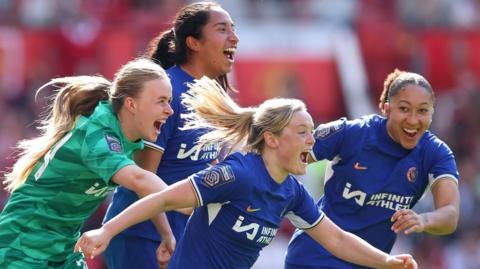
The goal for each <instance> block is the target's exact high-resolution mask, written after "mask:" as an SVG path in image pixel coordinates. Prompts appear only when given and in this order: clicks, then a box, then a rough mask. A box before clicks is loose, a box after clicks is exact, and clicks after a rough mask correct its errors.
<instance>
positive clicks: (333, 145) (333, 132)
mask: <svg viewBox="0 0 480 269" xmlns="http://www.w3.org/2000/svg"><path fill="white" fill-rule="evenodd" d="M346 129H347V119H346V118H341V119H339V120H336V121H332V122H329V123H324V124H320V125H319V126H318V127H317V128H316V129H315V132H314V137H315V145H314V146H313V151H312V156H313V158H314V159H315V160H317V161H319V160H323V159H329V160H331V159H333V158H334V157H335V156H336V155H337V154H338V152H339V151H340V149H341V146H342V143H343V140H344V137H345V131H346Z"/></svg>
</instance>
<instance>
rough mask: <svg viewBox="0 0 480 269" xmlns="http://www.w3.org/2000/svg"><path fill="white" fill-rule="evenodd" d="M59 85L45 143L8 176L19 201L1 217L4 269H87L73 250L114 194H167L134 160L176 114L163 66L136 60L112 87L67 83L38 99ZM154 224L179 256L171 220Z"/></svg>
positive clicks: (37, 141) (34, 143)
mask: <svg viewBox="0 0 480 269" xmlns="http://www.w3.org/2000/svg"><path fill="white" fill-rule="evenodd" d="M51 85H54V86H59V89H58V91H57V92H56V95H55V99H54V102H53V104H52V105H51V107H50V110H49V114H48V116H47V117H46V118H45V119H43V120H42V121H41V126H40V130H41V135H40V136H39V137H37V138H34V139H31V140H24V141H21V142H20V143H19V144H18V150H19V156H18V157H19V159H18V161H17V162H16V163H15V165H14V166H13V169H12V170H11V171H10V172H9V173H7V174H6V178H5V182H4V183H5V184H6V189H7V190H8V191H10V192H11V193H12V194H11V196H10V199H9V200H8V202H7V204H6V206H5V208H4V210H3V212H2V213H1V214H0V268H8V269H10V268H22V269H23V268H86V267H87V266H86V263H85V260H84V257H83V255H82V254H81V253H80V254H79V253H75V254H74V253H73V248H74V245H75V242H76V241H77V239H78V237H79V236H80V228H81V226H82V224H83V223H84V221H85V220H86V219H87V218H88V217H89V216H90V215H91V214H93V213H94V212H95V210H96V209H97V207H98V206H99V205H100V204H101V203H102V202H103V201H104V200H105V197H106V196H107V195H108V194H109V193H110V192H111V190H113V189H114V188H115V187H116V186H118V185H122V186H124V187H126V188H129V189H131V190H133V191H135V192H136V193H137V194H138V195H139V196H141V197H142V196H145V195H148V194H150V193H153V192H158V191H160V190H162V189H164V188H165V187H166V185H165V183H164V182H163V181H162V180H161V179H160V178H158V177H157V176H156V175H155V174H153V173H151V172H148V171H146V170H143V169H141V168H140V167H138V166H137V165H135V163H134V161H133V160H132V153H133V152H134V151H136V150H139V149H142V148H143V140H147V141H151V142H155V140H156V138H157V135H158V134H159V132H160V127H161V125H162V124H163V123H165V121H166V119H167V118H168V117H169V116H170V115H172V114H173V110H172V108H171V107H170V101H171V99H172V88H171V84H170V80H169V79H168V77H167V75H166V73H165V71H164V70H163V69H162V68H161V67H160V65H158V64H155V63H153V62H152V61H150V60H147V59H136V60H133V61H131V62H129V63H127V64H126V65H125V66H123V67H122V68H121V69H120V70H119V71H118V72H117V74H116V75H115V79H114V81H113V82H112V83H110V82H109V81H108V80H106V79H104V78H102V77H98V76H78V77H65V78H56V79H53V80H51V81H50V82H49V83H47V84H45V85H43V86H42V87H41V88H40V89H39V90H38V91H40V90H42V89H43V88H45V87H47V86H51ZM38 91H37V93H38ZM154 223H155V224H156V226H157V229H158V230H159V232H160V234H161V236H162V239H163V240H164V241H163V242H162V244H163V246H164V248H165V249H166V250H168V251H169V252H172V251H173V248H174V247H175V239H174V238H173V235H172V233H171V230H170V227H169V226H168V222H167V220H166V218H165V215H159V216H158V217H156V218H155V219H154Z"/></svg>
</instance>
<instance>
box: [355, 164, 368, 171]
mask: <svg viewBox="0 0 480 269" xmlns="http://www.w3.org/2000/svg"><path fill="white" fill-rule="evenodd" d="M353 168H355V169H357V170H367V169H368V167H366V166H361V165H360V164H359V163H355V165H354V166H353Z"/></svg>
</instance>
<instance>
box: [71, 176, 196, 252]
mask: <svg viewBox="0 0 480 269" xmlns="http://www.w3.org/2000/svg"><path fill="white" fill-rule="evenodd" d="M195 206H197V198H196V195H195V190H194V189H193V185H192V183H191V182H190V180H188V179H185V180H182V181H179V182H177V183H175V184H173V185H171V186H169V187H168V188H167V189H165V190H163V191H161V192H158V193H153V194H151V195H149V196H147V197H144V198H142V199H140V200H138V201H136V202H135V203H133V204H132V205H130V206H129V207H128V208H127V209H125V210H124V211H122V212H121V213H120V214H118V215H117V216H116V217H114V218H113V219H111V220H110V221H108V222H107V223H105V224H104V225H103V226H102V227H101V228H99V229H96V230H92V231H88V232H86V233H84V234H83V235H82V236H81V237H80V239H79V240H78V241H77V244H76V245H75V252H76V251H78V250H79V249H81V250H82V251H83V253H84V254H85V255H86V256H87V257H92V258H93V257H95V256H96V255H99V254H101V253H102V252H103V251H104V250H105V248H106V247H107V246H108V243H109V242H110V240H111V239H112V237H114V236H115V235H117V234H118V233H120V232H121V231H123V230H125V229H126V228H128V227H130V226H132V225H134V224H137V223H140V222H142V221H145V220H147V219H150V218H152V217H153V216H155V215H158V214H160V213H162V212H165V211H170V210H173V209H177V208H186V207H195Z"/></svg>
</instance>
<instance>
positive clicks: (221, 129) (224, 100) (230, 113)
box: [182, 77, 306, 154]
mask: <svg viewBox="0 0 480 269" xmlns="http://www.w3.org/2000/svg"><path fill="white" fill-rule="evenodd" d="M189 87H190V89H189V91H187V92H186V93H184V94H182V102H183V103H184V105H185V107H187V108H188V109H189V111H187V113H185V114H182V117H183V118H184V119H185V125H184V127H183V129H196V128H209V129H211V131H210V132H207V133H205V134H204V135H202V136H201V137H200V138H199V141H198V142H199V143H200V144H202V145H203V144H206V143H212V142H220V143H222V144H225V143H227V142H229V141H232V146H231V147H230V151H232V150H235V149H237V147H238V146H240V148H238V149H241V150H243V151H245V152H246V151H253V152H255V153H258V154H260V153H262V150H263V145H264V139H263V134H264V133H265V132H267V131H268V132H272V133H273V134H280V133H281V131H282V130H283V129H284V128H285V127H286V126H287V125H288V124H289V122H290V120H291V119H292V117H293V114H294V113H295V112H298V111H306V107H305V104H304V103H303V102H302V101H300V100H298V99H290V98H273V99H269V100H266V101H265V102H263V103H262V104H261V105H260V106H258V107H240V106H239V105H238V104H237V103H235V101H233V100H232V98H231V97H230V96H229V95H228V94H227V93H225V91H224V90H223V89H222V87H221V86H220V85H219V84H218V83H217V82H216V81H214V80H211V79H208V78H207V77H203V78H201V79H200V80H195V83H193V84H189Z"/></svg>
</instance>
